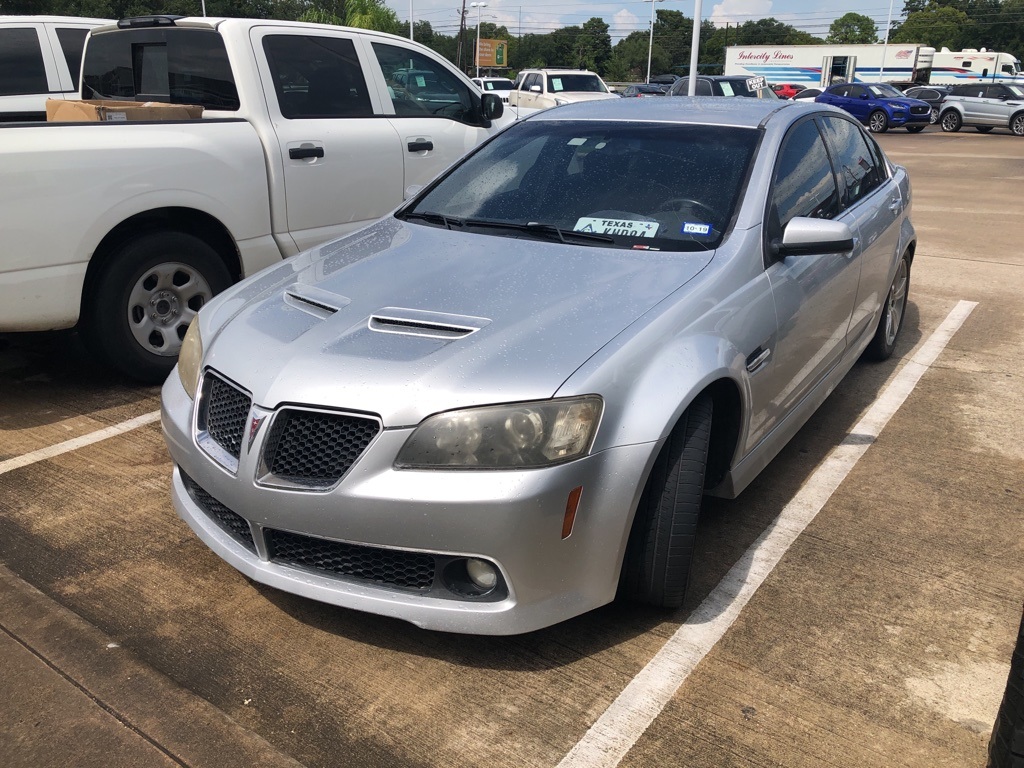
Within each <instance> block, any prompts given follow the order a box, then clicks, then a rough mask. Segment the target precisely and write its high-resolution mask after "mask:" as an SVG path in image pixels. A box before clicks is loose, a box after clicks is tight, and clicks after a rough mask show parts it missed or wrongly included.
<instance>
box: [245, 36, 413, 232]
mask: <svg viewBox="0 0 1024 768" xmlns="http://www.w3.org/2000/svg"><path fill="white" fill-rule="evenodd" d="M357 35H358V33H355V32H342V31H330V32H328V31H324V32H320V31H319V30H312V29H302V28H298V29H288V28H281V27H254V28H253V29H252V32H251V40H252V45H253V49H254V52H255V54H256V61H257V63H258V66H259V71H260V79H261V81H262V85H263V91H264V94H265V95H266V102H267V108H268V112H269V115H270V121H271V123H272V124H273V128H274V132H275V134H276V139H277V142H276V143H277V146H272V144H273V142H266V144H267V150H266V151H267V152H268V155H277V158H274V160H276V162H275V161H274V160H272V161H271V162H270V163H269V166H270V168H271V171H270V173H271V180H272V182H273V177H274V176H275V175H276V174H277V173H280V174H281V175H283V181H284V184H283V190H284V200H276V201H275V200H274V197H275V195H280V192H279V191H278V189H279V188H280V187H281V186H282V185H280V184H279V183H276V184H275V183H272V184H271V202H272V205H273V207H274V209H275V210H277V211H280V210H282V209H285V210H286V211H287V214H286V218H287V229H288V232H289V233H290V234H291V237H292V239H293V240H294V241H295V245H296V246H297V247H298V248H299V250H305V249H307V248H311V247H313V246H315V245H318V244H320V243H323V242H326V241H327V240H330V239H333V238H335V237H340V236H341V235H343V234H345V233H347V232H350V231H352V230H354V229H356V228H358V227H360V226H362V225H363V224H365V223H367V222H369V221H373V220H374V219H376V218H378V217H380V216H383V215H384V214H386V213H387V212H388V211H390V210H391V209H392V208H394V207H395V206H397V205H398V204H399V203H400V202H402V192H403V190H404V189H405V185H404V178H403V176H404V168H403V154H404V148H403V146H402V145H401V144H400V142H399V138H398V135H397V134H396V133H395V130H394V128H393V127H392V126H391V124H390V122H389V121H388V118H387V117H386V116H385V115H384V114H383V109H382V105H381V104H380V102H379V99H378V98H377V94H376V90H375V89H374V88H371V86H370V85H369V83H368V82H367V79H366V76H365V74H364V72H365V71H366V70H367V69H368V68H370V67H368V66H367V64H368V62H366V61H364V60H363V59H362V58H361V55H360V46H359V45H358V42H359V41H358V37H357ZM371 64H372V62H371ZM282 169H283V170H282ZM278 215H280V214H278ZM276 223H277V219H275V229H276V228H277V227H276Z"/></svg>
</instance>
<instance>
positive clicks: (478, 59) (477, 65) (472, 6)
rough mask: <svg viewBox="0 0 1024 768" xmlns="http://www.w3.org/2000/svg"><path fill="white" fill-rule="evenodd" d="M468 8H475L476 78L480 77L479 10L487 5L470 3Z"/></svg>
mask: <svg viewBox="0 0 1024 768" xmlns="http://www.w3.org/2000/svg"><path fill="white" fill-rule="evenodd" d="M469 7H470V8H476V76H477V77H480V9H481V8H486V7H487V3H470V4H469Z"/></svg>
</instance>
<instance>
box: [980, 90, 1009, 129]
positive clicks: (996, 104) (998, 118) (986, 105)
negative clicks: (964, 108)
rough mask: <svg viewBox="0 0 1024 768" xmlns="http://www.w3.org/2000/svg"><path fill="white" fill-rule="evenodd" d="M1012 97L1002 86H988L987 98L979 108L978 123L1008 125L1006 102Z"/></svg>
mask: <svg viewBox="0 0 1024 768" xmlns="http://www.w3.org/2000/svg"><path fill="white" fill-rule="evenodd" d="M1009 97H1010V91H1009V89H1008V88H1006V87H1005V86H1002V85H986V86H985V96H984V98H983V99H981V103H980V104H979V106H978V122H979V123H980V124H982V125H1006V123H1007V120H1008V119H1009V117H1010V116H1009V115H1008V114H1007V108H1006V100H1007V99H1008V98H1009Z"/></svg>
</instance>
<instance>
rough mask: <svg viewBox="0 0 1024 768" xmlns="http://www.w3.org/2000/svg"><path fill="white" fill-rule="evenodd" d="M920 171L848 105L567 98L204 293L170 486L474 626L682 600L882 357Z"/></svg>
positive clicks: (273, 564) (338, 586)
mask: <svg viewBox="0 0 1024 768" xmlns="http://www.w3.org/2000/svg"><path fill="white" fill-rule="evenodd" d="M909 214H910V184H909V180H908V178H907V174H906V171H905V170H904V169H902V168H900V167H898V166H894V165H893V164H891V163H890V162H889V161H888V160H887V159H886V157H885V155H884V154H883V153H882V151H881V149H880V148H879V147H878V145H877V144H876V143H875V141H874V140H873V139H872V137H870V136H869V135H867V134H866V133H865V132H864V130H863V129H862V128H861V127H860V126H859V125H858V124H857V123H856V122H854V121H853V120H852V118H850V117H849V116H848V115H846V114H845V113H842V112H840V111H839V110H835V109H833V108H831V107H827V106H823V105H816V104H800V103H794V102H779V101H771V102H769V101H762V100H758V99H701V98H697V99H689V98H675V99H645V100H626V99H622V100H614V101H602V102H593V103H586V104H579V105H568V106H565V107H560V108H558V109H556V110H550V111H545V112H543V113H540V114H538V115H536V116H535V117H532V118H530V119H528V120H523V121H520V122H519V123H516V124H514V125H513V126H511V127H510V128H509V129H508V130H506V131H505V132H503V133H501V134H499V135H498V136H496V137H495V138H494V139H493V140H491V141H490V142H488V143H487V144H485V145H484V146H482V147H481V148H479V149H478V150H477V151H475V152H473V154H471V155H469V156H468V157H467V158H465V159H464V160H463V161H461V162H460V163H458V164H457V165H455V166H454V167H453V168H451V169H450V170H449V171H447V172H446V173H445V174H443V175H442V176H441V177H440V178H439V179H437V180H436V181H435V182H433V183H432V184H431V185H430V186H428V187H427V188H425V189H423V190H422V191H420V192H419V193H418V194H417V195H416V196H415V197H414V198H413V199H411V200H410V201H409V202H407V203H406V204H404V205H403V206H402V207H401V208H399V209H398V210H397V211H396V212H395V213H394V214H393V215H390V216H388V217H386V218H384V219H382V220H380V221H378V222H377V223H375V224H373V225H371V226H370V227H368V228H366V229H363V230H361V231H359V232H356V233H354V234H352V235H349V236H347V237H345V238H343V239H340V240H337V241H334V242H331V243H328V244H327V245H324V246H322V247H320V248H317V249H315V250H312V251H309V252H306V253H303V254H300V255H298V256H296V257H294V258H292V259H289V260H287V261H285V262H283V263H282V264H280V265H279V266H276V267H272V268H270V269H268V270H266V271H264V272H262V273H260V274H258V275H255V276H253V277H252V278H250V279H248V280H245V281H244V282H242V283H240V284H239V285H237V286H236V287H234V288H233V289H231V290H229V291H227V292H225V293H223V294H222V295H220V296H219V297H217V298H216V299H215V300H213V301H212V302H210V304H209V305H208V306H207V307H205V308H204V309H203V310H202V312H200V313H199V315H198V318H197V320H196V321H194V322H193V323H192V325H191V327H190V328H189V332H188V335H187V337H186V339H185V341H184V344H183V348H182V353H181V357H180V359H179V363H178V367H177V369H176V371H175V372H174V373H172V375H171V376H170V378H169V379H168V380H167V382H166V383H165V385H164V388H163V427H164V431H165V435H166V438H167V443H168V447H169V449H170V453H171V456H172V457H173V460H174V465H175V466H174V476H173V500H174V505H175V508H176V509H177V511H178V513H179V514H180V515H181V517H182V518H183V519H184V520H185V521H186V522H187V523H188V524H189V525H190V526H191V527H192V528H193V530H194V531H195V532H196V534H197V535H198V536H199V537H200V538H201V539H202V540H203V541H204V542H205V543H206V544H207V545H208V546H209V547H211V548H212V549H213V550H214V551H215V552H216V553H217V554H218V555H220V556H221V557H222V558H223V559H224V560H226V561H227V562H228V563H230V564H231V565H232V566H234V567H235V568H237V569H238V570H240V571H242V572H243V573H245V574H246V575H247V576H249V577H250V578H252V579H254V580H256V581H259V582H262V583H264V584H269V585H271V586H274V587H277V588H279V589H282V590H286V591H288V592H293V593H296V594H299V595H304V596H306V597H309V598H313V599H316V600H321V601H324V602H327V603H332V604H335V605H339V606H345V607H348V608H353V609H358V610H363V611H371V612H374V613H379V614H384V615H388V616H394V617H398V618H401V619H405V620H408V621H410V622H412V623H414V624H417V625H419V626H421V627H427V628H431V629H438V630H446V631H452V632H469V633H481V634H512V633H519V632H527V631H530V630H534V629H537V628H540V627H544V626H547V625H550V624H553V623H555V622H558V621H561V620H564V619H567V618H569V617H571V616H575V615H578V614H580V613H583V612H585V611H588V610H591V609H593V608H595V607H597V606H600V605H602V604H605V603H608V602H609V601H611V600H613V599H614V598H615V597H616V596H617V595H618V596H620V597H623V598H626V599H631V600H637V601H640V602H643V603H648V604H652V605H656V606H663V607H667V608H671V607H676V606H679V605H680V604H681V603H682V601H683V597H684V595H685V590H686V583H687V576H688V571H689V564H690V559H691V553H692V551H693V544H694V534H695V530H696V524H697V519H698V514H699V512H700V507H701V499H702V496H703V495H704V494H716V495H720V496H726V497H734V496H736V495H737V494H739V493H740V492H741V491H742V490H743V489H744V488H745V487H746V486H747V485H748V484H749V483H750V482H751V480H752V479H753V478H754V477H755V476H756V475H757V473H758V472H759V471H760V470H761V469H763V468H764V467H765V465H766V464H767V463H768V462H769V461H770V460H771V459H772V457H773V456H775V455H776V453H777V452H778V451H779V450H780V449H781V448H782V447H783V446H784V445H785V443H786V442H787V441H788V440H789V439H790V438H791V437H792V435H793V434H794V433H795V432H796V431H797V430H798V429H799V428H800V426H801V425H802V424H803V423H804V422H805V421H806V420H807V418H808V417H809V416H810V415H811V414H812V413H813V412H814V410H815V409H816V408H817V407H818V406H819V405H820V404H821V402H822V401H823V400H824V399H825V398H826V397H827V396H828V394H829V393H830V392H831V391H832V390H833V389H834V388H835V386H836V384H837V382H838V381H839V380H840V379H841V378H842V377H843V375H844V374H845V373H846V372H847V371H848V370H849V369H850V368H851V366H853V364H854V362H855V361H856V360H857V359H858V358H860V357H861V356H862V353H867V355H869V356H871V357H873V358H875V359H884V358H886V357H888V356H890V355H891V354H892V352H893V349H894V347H895V345H896V341H897V338H898V335H899V331H900V327H901V324H902V319H903V317H904V309H905V307H906V302H907V290H908V286H909V278H910V267H911V262H912V260H913V255H914V249H915V246H916V239H915V235H914V230H913V227H912V226H911V223H910V218H909Z"/></svg>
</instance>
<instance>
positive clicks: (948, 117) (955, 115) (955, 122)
mask: <svg viewBox="0 0 1024 768" xmlns="http://www.w3.org/2000/svg"><path fill="white" fill-rule="evenodd" d="M939 122H940V123H941V125H942V130H943V131H945V132H946V133H956V132H957V131H959V130H960V126H962V125H963V124H964V121H963V118H962V117H960V113H959V112H957V111H956V110H955V109H949V110H947V111H945V112H943V113H942V117H940V118H939Z"/></svg>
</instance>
